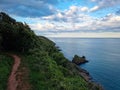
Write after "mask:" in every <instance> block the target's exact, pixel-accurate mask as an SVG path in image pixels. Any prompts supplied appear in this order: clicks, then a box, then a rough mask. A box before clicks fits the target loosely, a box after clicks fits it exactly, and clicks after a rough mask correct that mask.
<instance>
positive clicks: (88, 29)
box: [0, 0, 120, 37]
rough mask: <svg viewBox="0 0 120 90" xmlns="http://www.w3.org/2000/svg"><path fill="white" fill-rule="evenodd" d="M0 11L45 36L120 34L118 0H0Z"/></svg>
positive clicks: (106, 35)
mask: <svg viewBox="0 0 120 90" xmlns="http://www.w3.org/2000/svg"><path fill="white" fill-rule="evenodd" d="M0 11H2V12H6V13H8V14H9V15H10V16H12V17H13V18H15V19H16V20H17V21H21V22H26V23H28V24H29V26H30V27H31V29H32V30H34V31H35V33H36V34H37V35H44V36H47V37H120V0H29V1H28V0H0Z"/></svg>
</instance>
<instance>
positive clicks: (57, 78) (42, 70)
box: [0, 13, 102, 90]
mask: <svg viewBox="0 0 120 90" xmlns="http://www.w3.org/2000/svg"><path fill="white" fill-rule="evenodd" d="M2 15H3V16H4V15H5V16H4V17H5V20H3V21H2V22H0V37H1V39H0V40H1V41H0V42H1V44H0V46H1V47H2V49H1V51H3V50H5V51H6V52H8V51H9V52H14V53H19V55H20V56H21V58H22V59H21V66H20V68H22V67H26V68H27V69H28V71H29V72H28V76H29V77H28V78H29V80H28V81H29V82H30V84H31V90H102V89H101V87H100V86H99V85H97V84H94V83H92V82H90V80H89V78H88V77H89V73H88V72H87V71H86V70H83V69H81V68H80V67H78V66H77V65H76V64H74V63H72V62H70V61H69V60H68V59H66V58H65V57H64V55H63V54H62V53H61V52H60V51H59V48H58V47H56V46H55V43H54V42H52V41H50V40H49V39H47V38H45V37H43V36H36V35H35V34H34V32H33V31H32V30H31V29H30V28H29V26H28V25H27V24H23V23H20V22H16V21H15V20H14V19H11V20H9V19H10V17H9V16H8V15H7V14H5V13H4V14H2ZM6 18H7V19H6ZM13 22H14V23H13ZM7 41H9V42H7ZM79 58H80V57H79ZM82 59H83V58H82ZM79 63H80V62H79ZM82 63H83V61H82Z"/></svg>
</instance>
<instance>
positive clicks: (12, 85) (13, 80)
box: [7, 54, 21, 90]
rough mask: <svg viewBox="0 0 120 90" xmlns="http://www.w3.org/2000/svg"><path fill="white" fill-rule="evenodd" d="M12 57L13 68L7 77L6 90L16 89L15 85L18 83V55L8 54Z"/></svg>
mask: <svg viewBox="0 0 120 90" xmlns="http://www.w3.org/2000/svg"><path fill="white" fill-rule="evenodd" d="M10 56H12V57H13V58H14V65H13V68H12V71H11V74H10V76H9V79H8V87H7V90H17V85H18V82H17V80H16V72H17V69H18V67H19V65H20V61H21V59H20V57H18V56H17V55H14V54H12V55H10Z"/></svg>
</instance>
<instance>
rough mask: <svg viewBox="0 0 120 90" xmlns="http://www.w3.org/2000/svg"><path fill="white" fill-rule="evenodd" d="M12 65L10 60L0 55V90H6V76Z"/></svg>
mask: <svg viewBox="0 0 120 90" xmlns="http://www.w3.org/2000/svg"><path fill="white" fill-rule="evenodd" d="M12 65H13V60H12V58H10V57H8V56H5V55H2V54H0V90H6V88H7V81H8V76H9V74H10V71H11V68H12Z"/></svg>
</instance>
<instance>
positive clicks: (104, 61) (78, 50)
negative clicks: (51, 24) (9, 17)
mask: <svg viewBox="0 0 120 90" xmlns="http://www.w3.org/2000/svg"><path fill="white" fill-rule="evenodd" d="M50 39H51V40H52V41H54V42H55V43H56V45H57V46H59V47H60V49H61V50H62V52H63V53H64V55H65V57H66V58H68V59H69V60H72V58H73V56H74V55H75V54H77V55H79V56H83V55H84V56H86V58H87V60H89V62H88V63H86V64H83V65H81V67H82V68H84V69H86V70H87V71H88V72H89V73H90V75H91V76H92V78H93V80H94V81H95V82H97V83H100V84H101V85H102V86H103V87H104V89H105V90H120V39H100V38H94V39H93V38H92V39H91V38H90V39H89V38H50Z"/></svg>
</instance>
